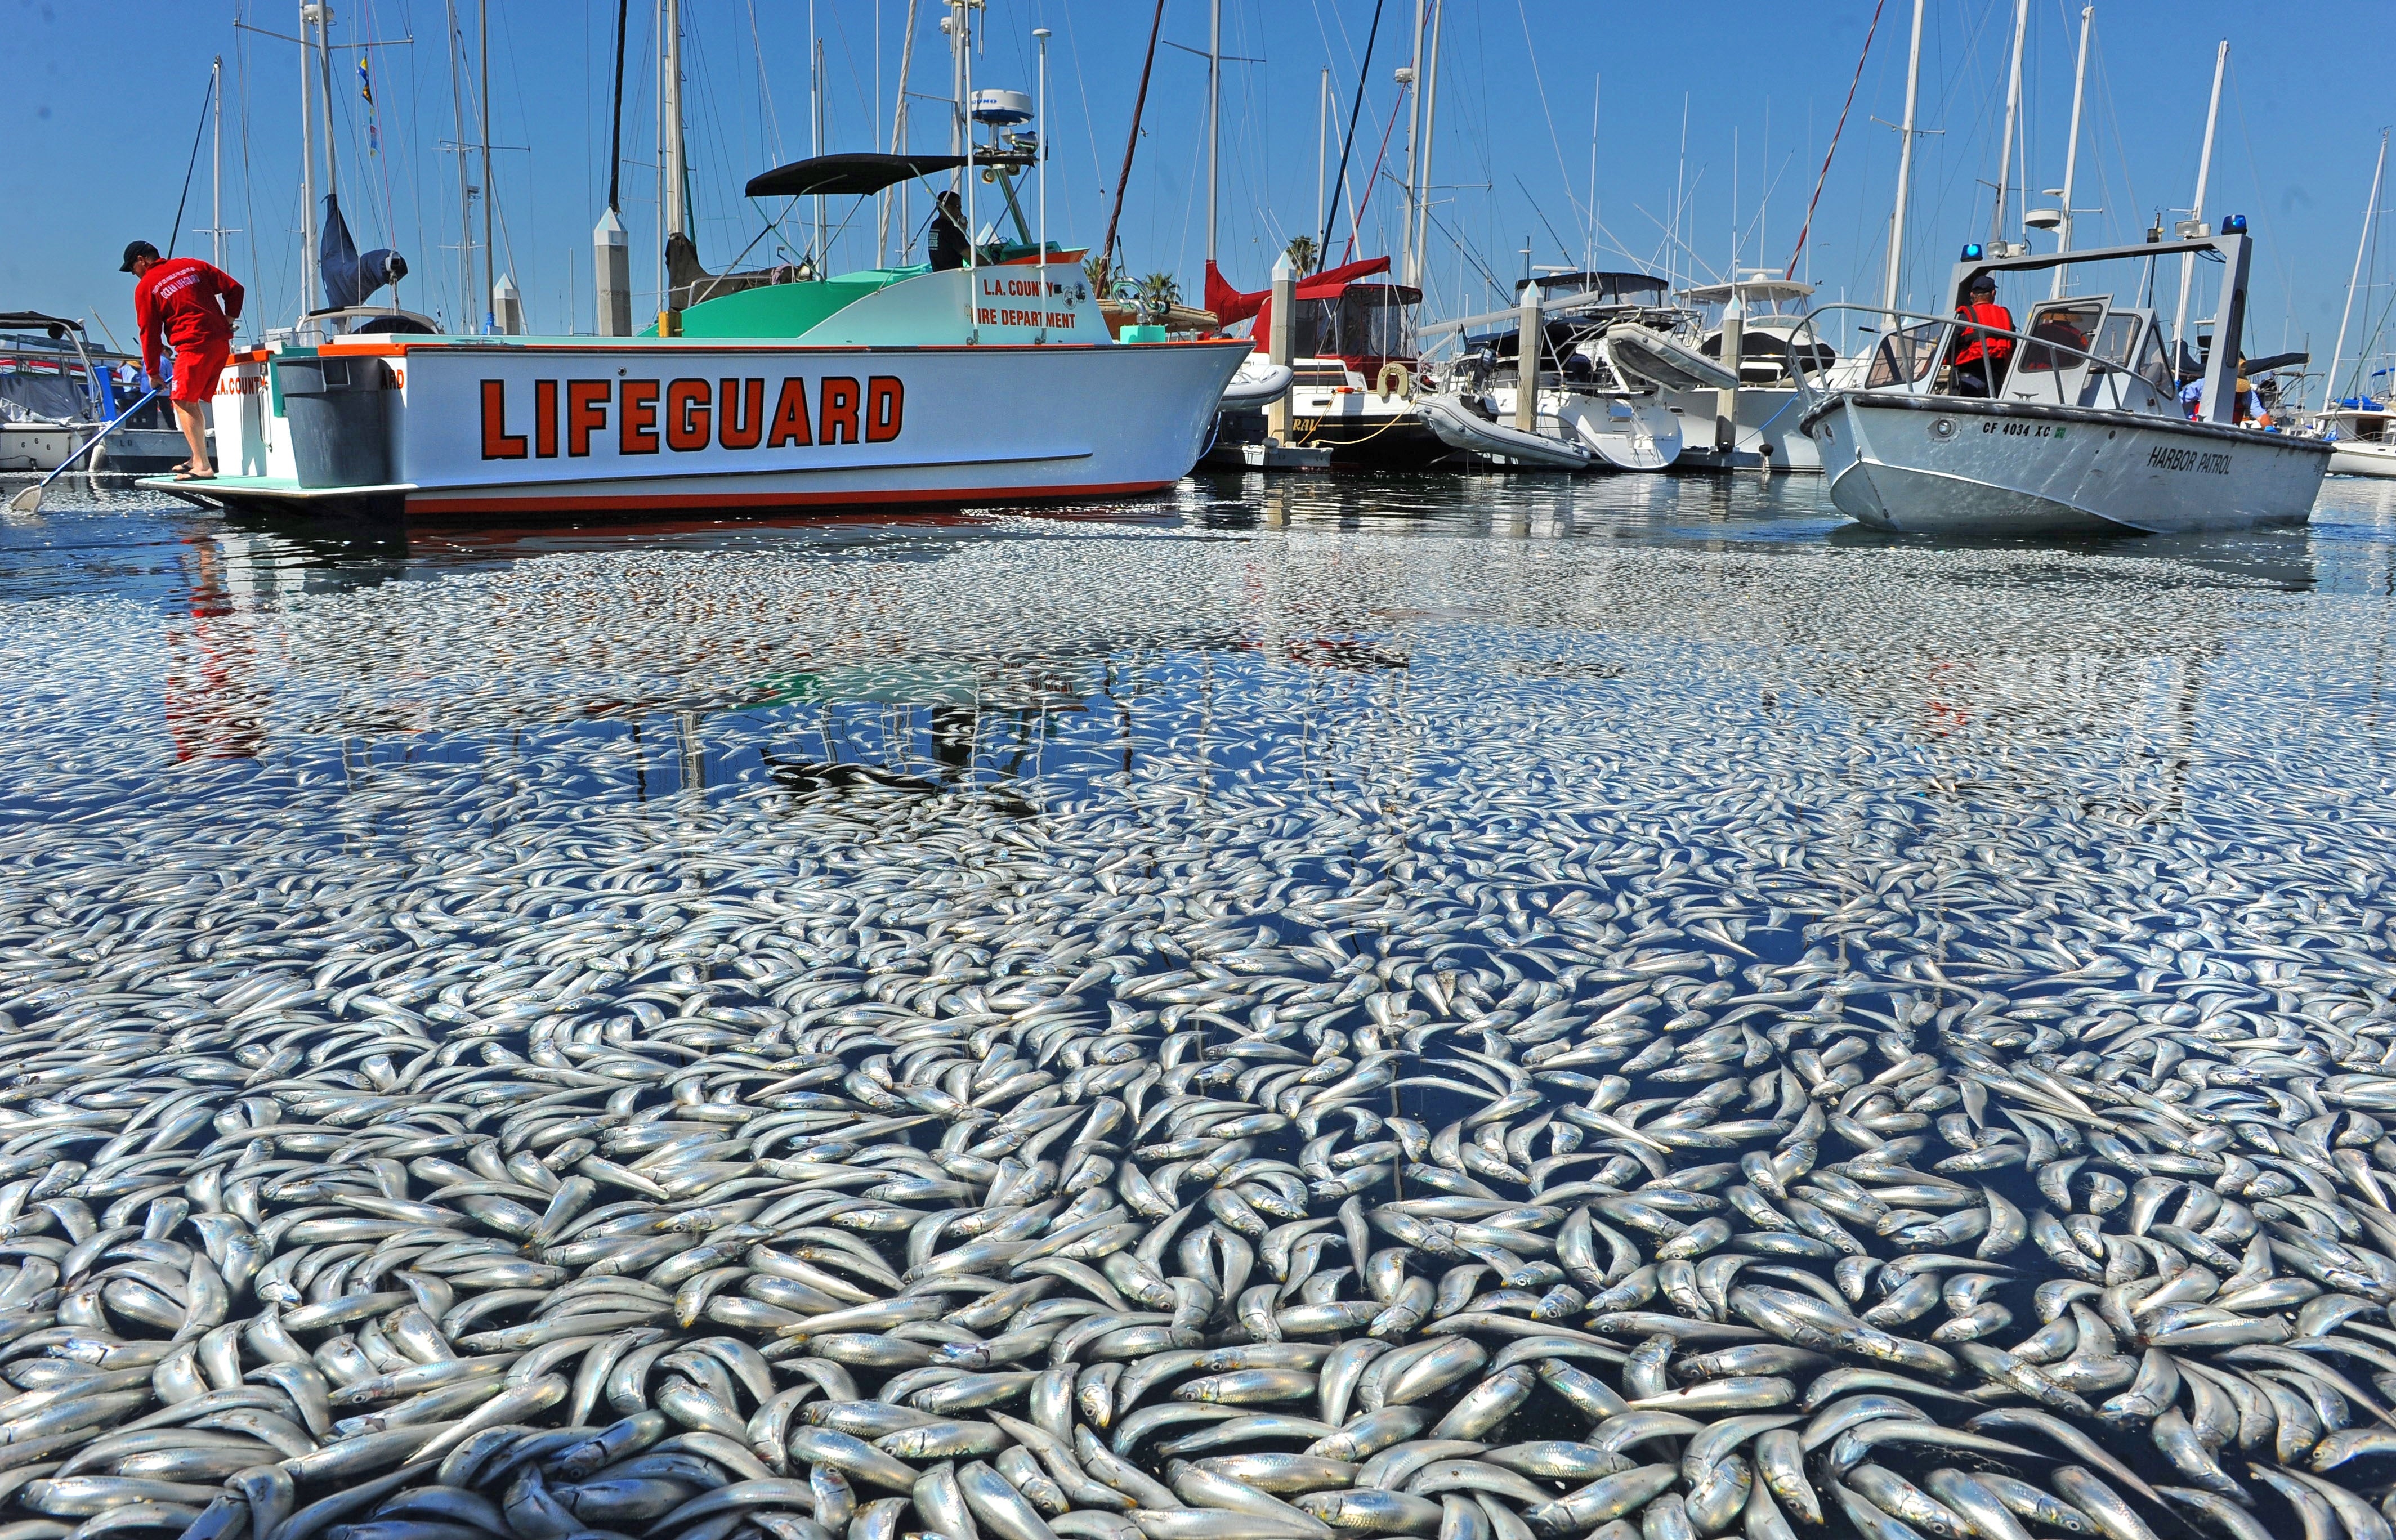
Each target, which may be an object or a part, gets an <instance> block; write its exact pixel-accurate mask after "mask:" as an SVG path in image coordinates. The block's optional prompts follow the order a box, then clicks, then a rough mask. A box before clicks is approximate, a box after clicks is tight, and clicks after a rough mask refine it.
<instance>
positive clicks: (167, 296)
mask: <svg viewBox="0 0 2396 1540" xmlns="http://www.w3.org/2000/svg"><path fill="white" fill-rule="evenodd" d="M241 296H242V289H241V285H239V284H236V283H234V282H233V278H232V275H231V274H229V273H225V272H220V271H218V270H217V269H215V268H213V267H210V266H209V265H208V264H207V263H206V262H203V261H201V260H200V259H198V258H196V257H177V258H174V259H170V260H167V261H164V262H160V263H158V264H157V265H156V266H154V267H153V268H152V269H151V270H150V271H149V272H145V273H143V274H142V275H141V282H140V283H139V284H137V285H134V289H133V319H134V323H135V325H137V326H139V327H140V332H141V366H142V368H144V369H146V370H148V371H149V373H150V378H153V379H155V378H158V352H159V346H158V339H159V335H160V333H161V332H163V333H164V334H165V336H166V342H167V343H168V344H169V345H170V346H172V347H173V348H174V350H175V351H176V352H196V351H199V350H203V349H210V348H218V347H221V346H223V344H224V343H226V342H227V341H229V340H231V339H232V337H233V322H234V321H235V320H236V319H238V318H239V317H240V315H241Z"/></svg>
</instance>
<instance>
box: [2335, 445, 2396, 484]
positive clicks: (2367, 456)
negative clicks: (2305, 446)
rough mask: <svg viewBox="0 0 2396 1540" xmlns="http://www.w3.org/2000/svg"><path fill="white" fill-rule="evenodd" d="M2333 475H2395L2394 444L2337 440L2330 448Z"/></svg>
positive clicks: (2395, 449)
mask: <svg viewBox="0 0 2396 1540" xmlns="http://www.w3.org/2000/svg"><path fill="white" fill-rule="evenodd" d="M2329 473H2330V474H2331V475H2333V476H2396V444H2372V443H2368V442H2364V441H2355V442H2352V443H2349V442H2345V441H2338V442H2337V443H2336V444H2335V445H2334V446H2333V447H2332V448H2331V450H2330V456H2329Z"/></svg>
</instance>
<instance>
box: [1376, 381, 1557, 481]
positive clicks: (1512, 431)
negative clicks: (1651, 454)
mask: <svg viewBox="0 0 2396 1540" xmlns="http://www.w3.org/2000/svg"><path fill="white" fill-rule="evenodd" d="M1415 405H1416V408H1417V409H1418V410H1419V411H1420V412H1421V413H1422V419H1423V421H1424V422H1425V423H1426V424H1428V425H1429V426H1430V428H1431V431H1432V432H1434V433H1437V434H1438V435H1439V441H1440V442H1441V443H1442V444H1444V445H1447V446H1448V447H1449V448H1451V449H1460V450H1462V451H1464V452H1465V453H1466V454H1470V455H1481V456H1484V457H1486V458H1490V459H1498V460H1505V461H1508V462H1511V464H1514V465H1517V466H1520V467H1522V468H1524V469H1525V470H1532V471H1583V470H1587V469H1588V467H1589V461H1590V454H1589V451H1588V450H1586V449H1584V448H1582V447H1581V446H1580V445H1577V444H1574V443H1569V442H1567V441H1565V440H1564V439H1562V438H1558V437H1554V436H1551V435H1550V434H1546V433H1534V432H1525V431H1523V430H1522V429H1520V428H1516V427H1514V426H1513V425H1512V424H1511V422H1504V421H1498V422H1493V421H1491V420H1490V419H1488V418H1484V417H1483V416H1482V415H1481V414H1480V413H1478V412H1475V411H1474V410H1473V409H1472V408H1471V406H1470V405H1467V404H1466V403H1465V401H1464V400H1463V398H1462V397H1460V396H1452V395H1435V396H1422V397H1420V398H1418V400H1417V401H1416V403H1415Z"/></svg>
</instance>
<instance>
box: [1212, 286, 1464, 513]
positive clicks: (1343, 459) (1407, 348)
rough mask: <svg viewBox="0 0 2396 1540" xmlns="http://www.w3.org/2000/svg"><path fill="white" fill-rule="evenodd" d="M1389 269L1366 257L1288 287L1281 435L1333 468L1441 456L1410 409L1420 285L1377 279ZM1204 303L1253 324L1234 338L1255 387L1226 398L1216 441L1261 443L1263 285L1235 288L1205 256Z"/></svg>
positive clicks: (1230, 321)
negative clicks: (1249, 354) (1247, 350)
mask: <svg viewBox="0 0 2396 1540" xmlns="http://www.w3.org/2000/svg"><path fill="white" fill-rule="evenodd" d="M1389 271H1390V259H1388V258H1387V257H1372V258H1367V259H1364V260H1363V261H1357V262H1349V263H1345V264H1343V265H1341V266H1339V267H1336V268H1331V269H1328V270H1326V271H1324V272H1318V273H1315V274H1313V275H1311V276H1310V277H1307V278H1304V279H1301V280H1300V281H1299V282H1298V285H1297V287H1296V290H1295V303H1294V308H1293V312H1292V313H1291V316H1290V361H1289V364H1288V365H1287V367H1288V368H1289V371H1290V382H1289V385H1288V395H1289V411H1290V418H1291V424H1290V435H1291V440H1292V442H1293V443H1295V444H1298V445H1311V446H1315V447H1319V448H1323V449H1326V450H1328V451H1329V452H1330V457H1331V463H1332V464H1333V465H1337V466H1349V467H1357V468H1368V469H1376V470H1384V471H1411V470H1419V469H1421V468H1423V467H1425V466H1428V465H1430V464H1431V463H1433V462H1434V461H1436V460H1438V459H1439V458H1441V457H1443V456H1444V455H1445V454H1446V452H1447V448H1446V445H1444V444H1442V443H1441V442H1440V441H1439V439H1438V437H1437V435H1435V434H1434V433H1432V432H1431V429H1430V428H1429V426H1428V425H1427V424H1426V423H1425V422H1424V420H1423V418H1422V415H1421V414H1420V413H1419V412H1418V411H1417V410H1416V409H1415V403H1414V382H1415V378H1416V376H1417V375H1418V373H1419V372H1420V362H1421V361H1420V360H1419V358H1418V356H1417V354H1416V352H1415V340H1414V339H1415V332H1416V323H1417V317H1418V314H1419V313H1420V310H1421V306H1422V290H1420V289H1418V288H1413V287H1410V286H1408V285H1404V284H1392V283H1390V282H1388V281H1387V280H1386V279H1384V278H1383V277H1382V276H1381V275H1382V274H1385V273H1387V272H1389ZM1206 308H1207V309H1208V310H1210V311H1212V312H1215V316H1216V318H1217V322H1218V325H1223V326H1227V327H1228V326H1234V325H1239V324H1240V323H1241V322H1243V321H1247V320H1251V319H1253V320H1254V321H1255V323H1256V325H1255V326H1254V327H1253V328H1252V334H1251V336H1250V338H1248V339H1244V340H1245V345H1246V346H1249V347H1251V348H1253V349H1254V350H1255V352H1254V356H1253V358H1252V359H1251V360H1250V361H1249V363H1248V365H1246V369H1247V371H1248V372H1249V373H1251V374H1254V375H1258V377H1259V382H1258V388H1257V389H1256V390H1254V391H1253V392H1248V399H1247V400H1245V401H1231V402H1227V403H1226V408H1227V409H1226V410H1225V411H1224V413H1223V416H1222V421H1221V424H1220V426H1219V427H1218V435H1217V442H1218V444H1226V445H1243V444H1262V443H1263V442H1265V437H1266V424H1265V413H1264V408H1265V406H1266V405H1268V404H1269V402H1270V401H1271V399H1277V397H1278V392H1271V393H1270V394H1269V393H1268V392H1270V389H1271V384H1272V383H1273V381H1272V380H1271V377H1270V376H1269V375H1267V374H1265V373H1264V371H1267V370H1270V369H1271V368H1272V367H1274V365H1271V362H1270V349H1269V348H1268V346H1267V344H1268V341H1269V339H1271V335H1272V325H1273V318H1272V291H1271V289H1259V290H1258V291H1256V292H1255V293H1252V294H1249V293H1242V292H1241V291H1239V290H1237V289H1234V288H1233V287H1231V285H1230V284H1229V283H1227V282H1225V281H1224V278H1223V275H1222V273H1221V272H1220V271H1219V270H1218V269H1217V267H1216V266H1215V264H1214V263H1213V262H1211V261H1209V262H1208V263H1207V264H1206ZM1258 397H1263V398H1265V399H1261V400H1260V399H1258Z"/></svg>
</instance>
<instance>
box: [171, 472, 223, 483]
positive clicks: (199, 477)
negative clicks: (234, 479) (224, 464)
mask: <svg viewBox="0 0 2396 1540" xmlns="http://www.w3.org/2000/svg"><path fill="white" fill-rule="evenodd" d="M175 479H176V480H177V481H179V482H198V481H214V480H216V479H217V476H216V472H215V471H184V472H183V473H182V474H181V475H179V476H177V477H176V478H175Z"/></svg>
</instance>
